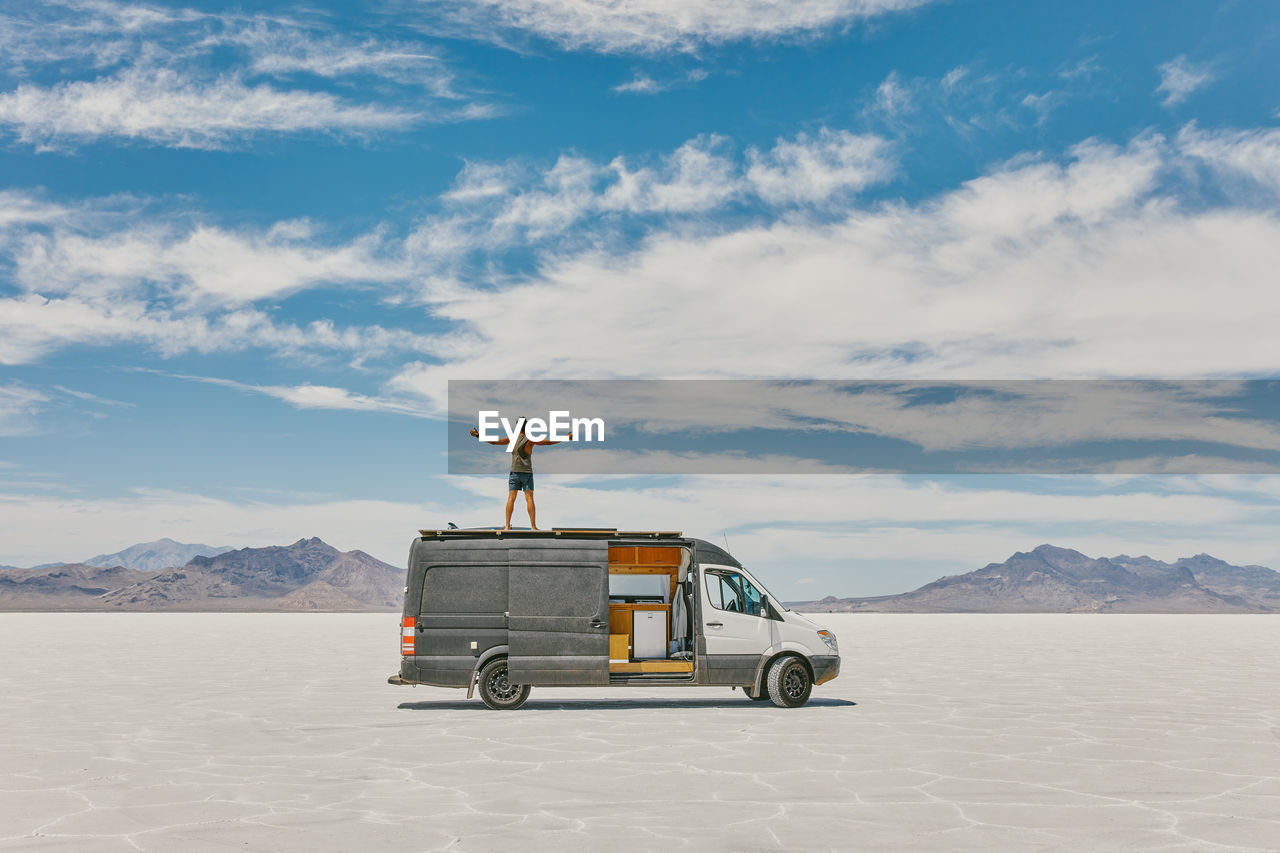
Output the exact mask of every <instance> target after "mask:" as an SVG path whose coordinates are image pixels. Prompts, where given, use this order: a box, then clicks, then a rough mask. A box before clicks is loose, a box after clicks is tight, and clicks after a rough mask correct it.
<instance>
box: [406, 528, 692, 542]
mask: <svg viewBox="0 0 1280 853" xmlns="http://www.w3.org/2000/svg"><path fill="white" fill-rule="evenodd" d="M418 533H420V534H421V535H422V537H423V538H424V539H426V538H433V537H438V538H441V539H475V538H478V537H488V536H493V537H495V538H498V539H501V538H503V537H510V538H519V539H526V538H532V539H543V538H547V537H551V538H554V537H557V536H564V537H567V538H571V539H604V538H613V537H616V536H626V537H628V538H632V539H679V538H680V537H682V536H684V533H683V532H682V531H679V530H619V529H618V528H616V527H553V528H551V529H550V530H528V529H525V530H521V529H518V528H517V529H514V530H503V529H501V528H498V527H461V528H453V529H450V530H431V529H426V530H419V531H418Z"/></svg>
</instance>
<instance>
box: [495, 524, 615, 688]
mask: <svg viewBox="0 0 1280 853" xmlns="http://www.w3.org/2000/svg"><path fill="white" fill-rule="evenodd" d="M507 560H508V584H509V586H508V598H507V600H508V605H507V606H508V608H509V609H508V612H509V614H510V617H509V621H508V627H509V640H508V645H509V646H510V651H509V652H508V659H507V666H508V673H509V675H508V677H509V678H510V680H511V682H512V683H513V684H532V685H534V686H555V685H560V686H585V685H593V684H608V683H609V543H608V542H607V541H603V540H601V541H589V540H588V541H577V542H559V541H555V540H549V541H542V540H528V541H519V542H513V543H512V544H511V546H510V550H509V551H508V552H507Z"/></svg>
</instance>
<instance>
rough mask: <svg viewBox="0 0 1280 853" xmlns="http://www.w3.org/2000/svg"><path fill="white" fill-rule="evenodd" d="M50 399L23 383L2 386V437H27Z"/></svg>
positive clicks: (0, 395) (0, 424) (0, 426)
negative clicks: (36, 417)
mask: <svg viewBox="0 0 1280 853" xmlns="http://www.w3.org/2000/svg"><path fill="white" fill-rule="evenodd" d="M47 402H49V398H48V397H47V396H45V395H44V394H42V393H40V392H39V391H36V390H35V389H32V388H28V387H26V386H25V385H23V384H22V383H21V382H10V383H9V384H8V385H0V436H13V435H26V434H28V433H30V432H31V431H32V430H33V429H34V428H35V416H36V415H37V414H38V413H39V412H40V411H41V410H42V409H44V404H45V403H47Z"/></svg>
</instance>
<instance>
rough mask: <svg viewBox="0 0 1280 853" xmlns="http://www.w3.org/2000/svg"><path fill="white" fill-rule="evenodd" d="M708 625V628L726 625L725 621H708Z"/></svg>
mask: <svg viewBox="0 0 1280 853" xmlns="http://www.w3.org/2000/svg"><path fill="white" fill-rule="evenodd" d="M707 627H708V628H723V627H724V623H723V622H708V623H707Z"/></svg>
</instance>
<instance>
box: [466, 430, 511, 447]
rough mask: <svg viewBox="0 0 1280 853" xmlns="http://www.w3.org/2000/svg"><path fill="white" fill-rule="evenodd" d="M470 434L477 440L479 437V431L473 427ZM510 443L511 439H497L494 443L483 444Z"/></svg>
mask: <svg viewBox="0 0 1280 853" xmlns="http://www.w3.org/2000/svg"><path fill="white" fill-rule="evenodd" d="M471 434H472V435H473V436H475V437H476V438H479V437H480V430H478V429H476V428H475V427H472V428H471ZM510 443H511V439H509V438H499V439H497V440H496V441H486V442H485V444H510Z"/></svg>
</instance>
